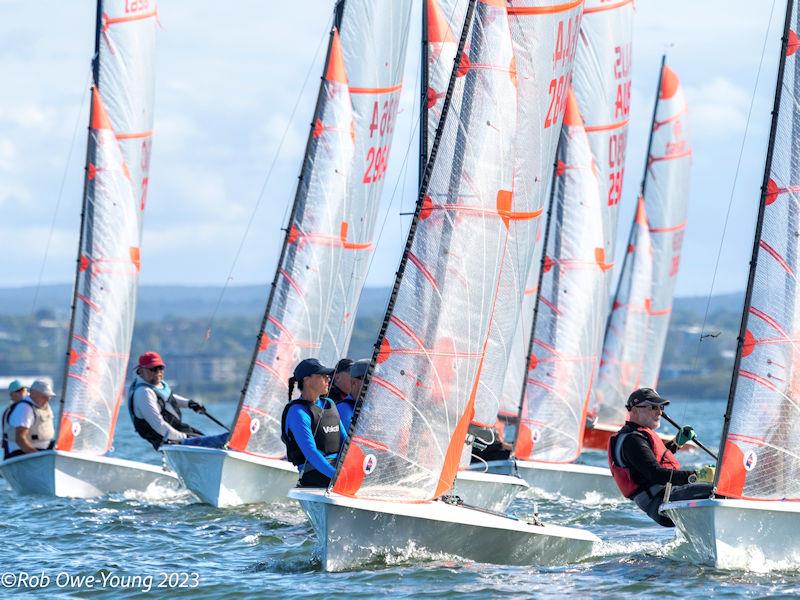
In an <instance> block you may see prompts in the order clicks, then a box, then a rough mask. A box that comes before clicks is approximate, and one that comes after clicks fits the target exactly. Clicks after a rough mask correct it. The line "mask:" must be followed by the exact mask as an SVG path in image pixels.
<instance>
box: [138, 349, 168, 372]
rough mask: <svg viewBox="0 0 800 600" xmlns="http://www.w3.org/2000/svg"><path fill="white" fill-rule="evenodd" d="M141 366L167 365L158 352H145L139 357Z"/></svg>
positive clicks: (148, 367) (147, 367)
mask: <svg viewBox="0 0 800 600" xmlns="http://www.w3.org/2000/svg"><path fill="white" fill-rule="evenodd" d="M139 366H140V367H144V368H146V369H152V368H153V367H163V366H165V365H164V361H163V359H162V358H161V355H160V354H159V353H158V352H145V353H144V354H142V355H141V356H140V357H139Z"/></svg>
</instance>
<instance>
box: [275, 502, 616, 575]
mask: <svg viewBox="0 0 800 600" xmlns="http://www.w3.org/2000/svg"><path fill="white" fill-rule="evenodd" d="M289 497H290V498H294V499H295V500H297V501H298V502H300V505H301V506H302V507H303V510H304V511H305V512H306V514H307V515H308V517H309V519H310V520H311V523H312V525H313V527H314V531H315V533H316V534H317V538H318V540H319V543H320V546H319V550H320V559H321V561H322V568H323V569H324V570H325V571H342V570H346V569H350V568H355V567H357V566H358V565H361V564H364V563H365V562H369V561H370V560H372V559H374V558H375V556H380V555H385V554H387V553H389V554H391V553H396V552H403V551H409V550H425V551H427V552H431V553H444V554H448V555H457V556H461V557H464V558H467V559H469V560H474V561H476V562H485V563H493V564H503V565H552V564H567V563H572V562H575V561H578V560H581V559H583V558H585V557H586V556H588V555H589V554H591V552H592V548H593V545H594V544H595V543H596V542H599V541H600V540H599V539H598V538H597V536H595V535H594V534H592V533H589V532H587V531H582V530H579V529H572V528H568V527H557V526H552V525H546V526H538V525H530V524H528V523H525V522H522V521H517V520H514V519H509V518H507V517H502V516H499V515H494V514H489V513H485V512H482V511H479V510H475V509H471V508H466V507H463V506H453V505H450V504H446V503H444V502H440V501H433V502H422V503H395V502H382V501H377V500H362V499H355V498H348V497H344V496H340V495H338V494H327V493H326V490H322V489H309V488H304V489H295V490H292V491H291V492H290V493H289Z"/></svg>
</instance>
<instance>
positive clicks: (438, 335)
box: [333, 0, 518, 501]
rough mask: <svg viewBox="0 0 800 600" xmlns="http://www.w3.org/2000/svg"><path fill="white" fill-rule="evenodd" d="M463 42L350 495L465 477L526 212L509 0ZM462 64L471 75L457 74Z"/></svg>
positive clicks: (367, 401) (341, 479) (416, 492)
mask: <svg viewBox="0 0 800 600" xmlns="http://www.w3.org/2000/svg"><path fill="white" fill-rule="evenodd" d="M473 17H474V18H473ZM459 48H460V49H463V53H462V54H461V56H460V59H459V63H458V65H455V66H454V69H453V73H452V74H451V78H450V83H449V85H448V94H447V96H446V101H445V102H446V103H445V105H444V107H443V113H442V114H443V117H442V120H441V122H440V124H439V126H438V130H437V134H436V140H435V144H434V145H433V147H432V148H431V159H430V161H429V163H428V167H427V169H426V177H425V178H424V180H423V186H422V189H421V190H420V197H419V200H418V202H417V207H416V211H415V215H414V220H413V222H412V226H411V230H410V232H409V237H408V241H407V243H406V249H405V252H404V255H403V259H402V261H401V265H400V268H399V270H398V276H397V279H396V281H395V286H394V290H393V294H392V299H391V301H390V305H389V309H388V311H387V314H386V317H385V320H384V326H383V328H382V330H381V335H380V336H379V340H378V343H377V347H376V353H375V364H374V368H373V372H372V373H371V378H370V379H369V380H368V385H367V388H366V390H365V391H364V392H362V394H363V403H362V405H361V411H362V412H361V417H360V418H359V419H358V421H357V422H356V424H355V426H354V429H353V435H352V436H351V438H350V443H349V445H348V447H347V450H346V452H345V454H344V458H343V460H342V461H340V466H339V470H338V472H337V475H336V477H335V479H334V481H333V490H334V491H335V492H339V493H342V494H345V495H350V496H357V497H369V498H382V499H387V500H410V501H422V500H427V499H431V498H435V497H438V496H440V495H441V494H442V493H444V492H445V491H446V490H447V489H449V488H450V487H451V485H452V483H453V480H454V478H455V476H456V472H457V469H458V464H459V459H460V456H461V453H462V448H463V446H464V440H465V437H466V433H467V428H468V426H469V423H470V421H471V420H472V418H473V416H474V406H475V397H476V394H477V388H478V382H479V379H480V375H481V370H482V368H483V367H484V361H483V357H484V353H485V351H486V344H487V341H488V336H489V331H490V328H491V322H492V319H493V316H494V314H495V312H496V310H497V307H498V304H499V303H500V302H502V301H503V298H504V295H503V292H502V290H500V289H499V284H500V282H501V269H502V265H503V262H504V254H505V253H506V252H507V251H508V247H509V246H508V244H509V236H510V234H509V231H510V228H511V224H513V223H515V217H516V216H517V214H516V212H515V205H514V203H513V198H512V187H513V180H514V173H513V169H514V164H515V158H514V152H513V138H514V133H515V124H516V114H517V106H516V94H514V93H507V90H508V89H509V88H508V85H509V82H513V80H514V78H515V77H516V73H515V71H514V63H513V47H512V41H511V35H510V30H509V22H508V15H507V11H506V5H505V2H501V1H499V0H483V1H480V2H477V3H476V2H475V0H471V2H470V5H469V7H468V10H467V15H466V22H465V24H464V27H463V29H462V33H461V37H460V42H459ZM456 56H459V53H458V51H457V54H456ZM459 70H462V71H466V73H465V74H463V76H461V77H457V76H456V75H457V73H458V71H459ZM512 85H513V83H512ZM440 156H441V157H443V160H440V159H439V158H438V157H440ZM508 301H514V302H518V299H517V298H510V299H509V300H508Z"/></svg>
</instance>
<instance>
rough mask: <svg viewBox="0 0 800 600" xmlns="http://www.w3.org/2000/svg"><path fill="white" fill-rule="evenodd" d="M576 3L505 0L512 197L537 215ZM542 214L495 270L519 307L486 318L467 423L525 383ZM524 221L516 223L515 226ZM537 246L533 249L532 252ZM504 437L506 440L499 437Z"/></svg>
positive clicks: (496, 408) (576, 20) (491, 415)
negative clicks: (514, 101)
mask: <svg viewBox="0 0 800 600" xmlns="http://www.w3.org/2000/svg"><path fill="white" fill-rule="evenodd" d="M582 8H583V2H569V3H557V4H555V3H552V2H542V1H541V0H513V1H512V2H511V3H510V6H509V9H508V12H509V23H510V26H511V38H512V41H513V44H514V56H515V61H516V67H517V85H518V97H519V99H520V100H519V103H518V113H517V114H518V117H517V138H516V142H515V148H516V149H515V152H516V158H517V163H516V165H515V171H514V173H515V181H514V200H515V202H516V203H517V204H518V205H519V206H523V205H524V204H527V208H526V210H528V211H533V212H536V213H540V212H541V211H542V210H543V207H544V204H545V201H546V199H547V198H548V197H549V192H550V184H551V180H552V174H553V159H554V157H555V153H556V146H557V145H558V138H559V133H560V131H561V123H562V119H563V116H564V109H565V107H566V99H567V89H568V86H569V76H570V72H571V71H572V63H573V60H574V58H575V48H576V45H577V43H578V33H579V31H580V19H581V14H582ZM542 223H543V219H541V218H537V219H536V220H535V221H529V222H521V223H519V225H518V226H517V229H516V232H517V236H516V239H515V242H516V247H515V250H514V253H513V255H511V256H510V260H509V263H510V264H509V267H508V268H504V270H503V274H504V276H507V277H508V278H509V283H508V284H507V287H509V288H510V289H514V290H516V294H517V296H518V297H519V298H521V299H522V304H521V305H520V304H519V302H516V303H514V304H513V305H512V307H513V308H515V309H516V311H515V312H516V317H514V318H513V319H512V318H511V315H507V316H508V317H509V318H508V319H506V320H501V319H499V318H498V319H496V320H494V321H493V330H492V336H491V337H490V343H489V346H488V347H487V358H486V362H487V363H488V364H490V365H492V368H486V369H484V371H483V372H482V374H481V388H480V390H479V396H478V402H477V407H476V415H475V420H476V421H478V422H481V423H487V424H493V423H494V422H495V420H496V416H497V414H498V413H504V414H506V415H514V416H516V415H518V414H519V404H520V398H521V395H522V386H523V383H524V380H525V374H526V371H527V369H526V367H525V359H526V357H527V354H528V346H529V342H530V336H531V329H532V321H533V310H534V306H535V302H536V293H535V291H536V286H537V285H538V283H539V267H540V264H541V263H540V261H539V260H538V257H539V256H540V251H541V246H540V245H539V244H537V240H539V241H541V238H542V235H541V234H542V229H543V226H542ZM523 226H524V228H523ZM537 249H538V250H539V252H537V251H536V250H537ZM507 441H508V440H507Z"/></svg>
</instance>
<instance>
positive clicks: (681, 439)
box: [189, 404, 697, 448]
mask: <svg viewBox="0 0 800 600" xmlns="http://www.w3.org/2000/svg"><path fill="white" fill-rule="evenodd" d="M189 406H191V404H190V405H189ZM696 437H697V434H695V432H694V429H692V427H691V426H689V425H684V426H683V427H681V428H680V430H679V431H678V435H676V436H675V443H676V444H678V448H680V447H682V446H684V445H686V444H688V443H689V442H691V441H692V440H693V439H694V438H696Z"/></svg>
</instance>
